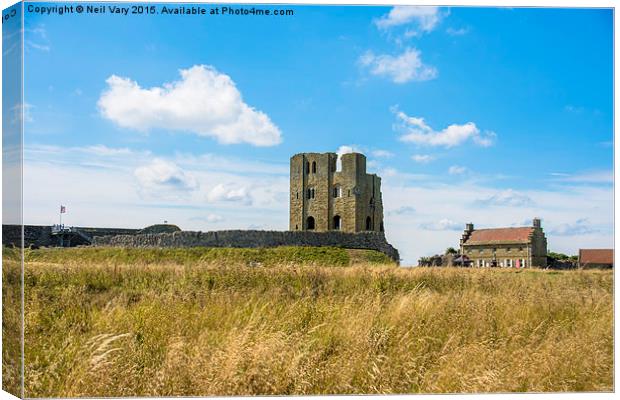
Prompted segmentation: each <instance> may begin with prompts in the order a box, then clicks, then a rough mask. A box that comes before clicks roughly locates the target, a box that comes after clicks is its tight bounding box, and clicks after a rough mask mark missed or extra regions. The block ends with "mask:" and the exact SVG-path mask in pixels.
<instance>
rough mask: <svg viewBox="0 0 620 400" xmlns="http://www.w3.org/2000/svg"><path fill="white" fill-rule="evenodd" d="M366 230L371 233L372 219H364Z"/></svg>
mask: <svg viewBox="0 0 620 400" xmlns="http://www.w3.org/2000/svg"><path fill="white" fill-rule="evenodd" d="M366 230H367V231H372V219H370V217H366Z"/></svg>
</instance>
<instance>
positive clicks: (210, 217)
mask: <svg viewBox="0 0 620 400" xmlns="http://www.w3.org/2000/svg"><path fill="white" fill-rule="evenodd" d="M189 220H190V221H201V222H208V223H211V224H215V223H218V222H222V221H224V217H222V216H221V215H217V214H207V215H206V216H204V217H203V216H201V217H192V218H190V219H189Z"/></svg>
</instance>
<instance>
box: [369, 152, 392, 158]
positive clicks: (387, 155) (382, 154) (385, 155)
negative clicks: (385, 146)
mask: <svg viewBox="0 0 620 400" xmlns="http://www.w3.org/2000/svg"><path fill="white" fill-rule="evenodd" d="M371 154H372V155H373V156H374V157H377V158H392V157H394V153H392V152H391V151H387V150H373V151H372V152H371Z"/></svg>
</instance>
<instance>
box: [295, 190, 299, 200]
mask: <svg viewBox="0 0 620 400" xmlns="http://www.w3.org/2000/svg"><path fill="white" fill-rule="evenodd" d="M295 199H297V200H299V192H297V193H295Z"/></svg>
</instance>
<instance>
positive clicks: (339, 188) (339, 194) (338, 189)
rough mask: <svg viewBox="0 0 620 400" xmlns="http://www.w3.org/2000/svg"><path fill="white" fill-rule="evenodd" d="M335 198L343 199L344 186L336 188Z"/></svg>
mask: <svg viewBox="0 0 620 400" xmlns="http://www.w3.org/2000/svg"><path fill="white" fill-rule="evenodd" d="M334 197H335V198H337V197H342V186H340V185H336V186H334Z"/></svg>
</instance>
